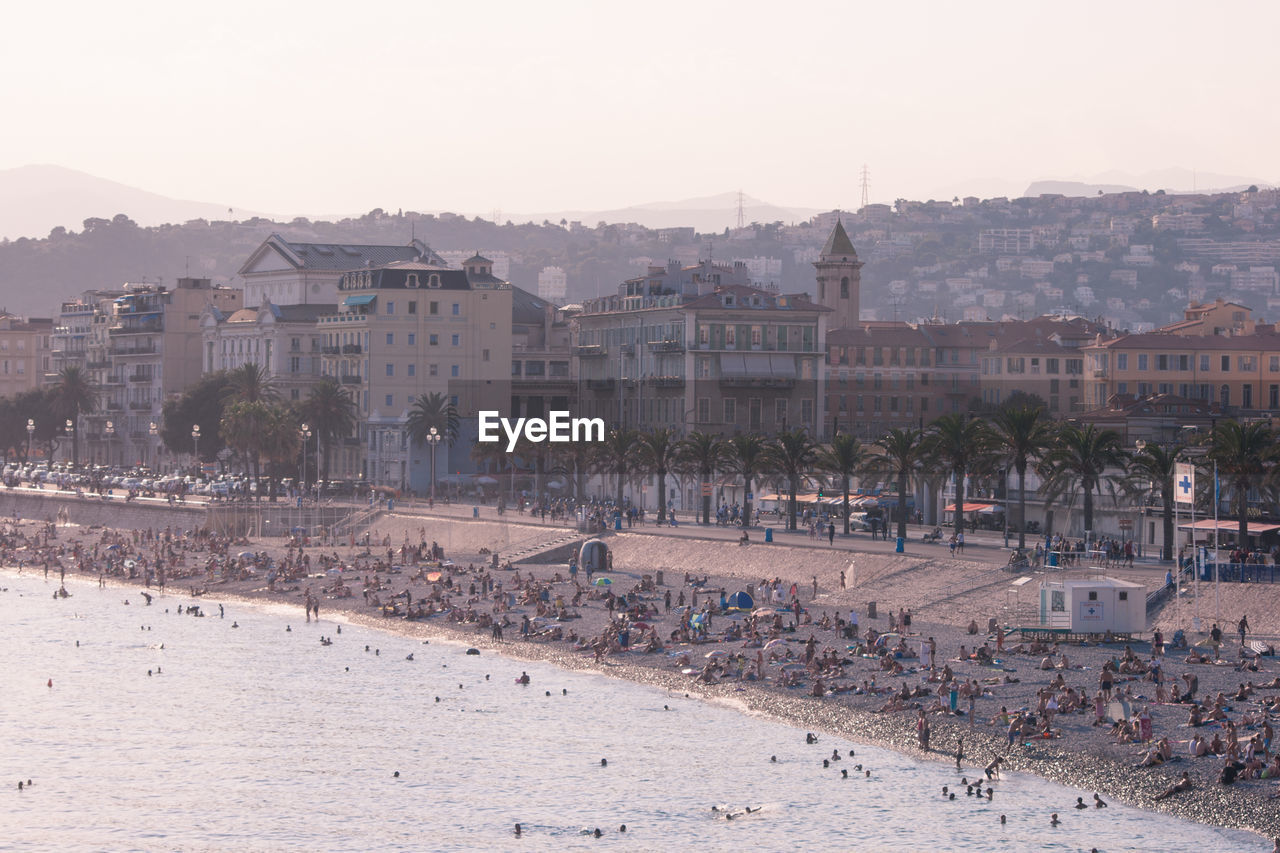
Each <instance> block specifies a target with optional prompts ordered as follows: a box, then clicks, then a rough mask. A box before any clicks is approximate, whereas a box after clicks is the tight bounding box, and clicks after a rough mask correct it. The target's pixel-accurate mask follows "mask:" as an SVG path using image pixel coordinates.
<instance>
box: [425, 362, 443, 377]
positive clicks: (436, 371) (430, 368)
mask: <svg viewBox="0 0 1280 853" xmlns="http://www.w3.org/2000/svg"><path fill="white" fill-rule="evenodd" d="M427 375H428V376H439V375H440V365H438V364H429V365H427Z"/></svg>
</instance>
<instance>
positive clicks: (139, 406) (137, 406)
mask: <svg viewBox="0 0 1280 853" xmlns="http://www.w3.org/2000/svg"><path fill="white" fill-rule="evenodd" d="M129 408H130V409H133V410H134V411H135V412H147V411H150V410H151V404H150V403H147V402H143V401H142V400H134V401H133V402H132V403H130V404H129Z"/></svg>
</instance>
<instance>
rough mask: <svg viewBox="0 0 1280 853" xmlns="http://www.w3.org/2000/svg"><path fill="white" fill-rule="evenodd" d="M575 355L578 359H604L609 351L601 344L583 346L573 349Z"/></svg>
mask: <svg viewBox="0 0 1280 853" xmlns="http://www.w3.org/2000/svg"><path fill="white" fill-rule="evenodd" d="M573 354H574V355H576V356H577V357H578V358H604V357H605V356H606V355H608V354H609V351H608V350H607V349H605V348H604V347H603V346H601V345H600V344H582V345H581V346H576V347H574V348H573Z"/></svg>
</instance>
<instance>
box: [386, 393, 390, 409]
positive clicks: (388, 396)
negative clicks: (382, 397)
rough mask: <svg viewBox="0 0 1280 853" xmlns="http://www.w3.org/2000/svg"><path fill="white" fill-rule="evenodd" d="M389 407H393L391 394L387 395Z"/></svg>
mask: <svg viewBox="0 0 1280 853" xmlns="http://www.w3.org/2000/svg"><path fill="white" fill-rule="evenodd" d="M387 408H391V395H390V394H388V395H387Z"/></svg>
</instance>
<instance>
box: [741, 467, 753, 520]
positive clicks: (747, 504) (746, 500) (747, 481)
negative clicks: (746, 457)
mask: <svg viewBox="0 0 1280 853" xmlns="http://www.w3.org/2000/svg"><path fill="white" fill-rule="evenodd" d="M742 482H743V491H742V494H743V498H742V526H743V527H750V526H751V472H750V471H748V472H747V473H746V474H744V475H743V477H742Z"/></svg>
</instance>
